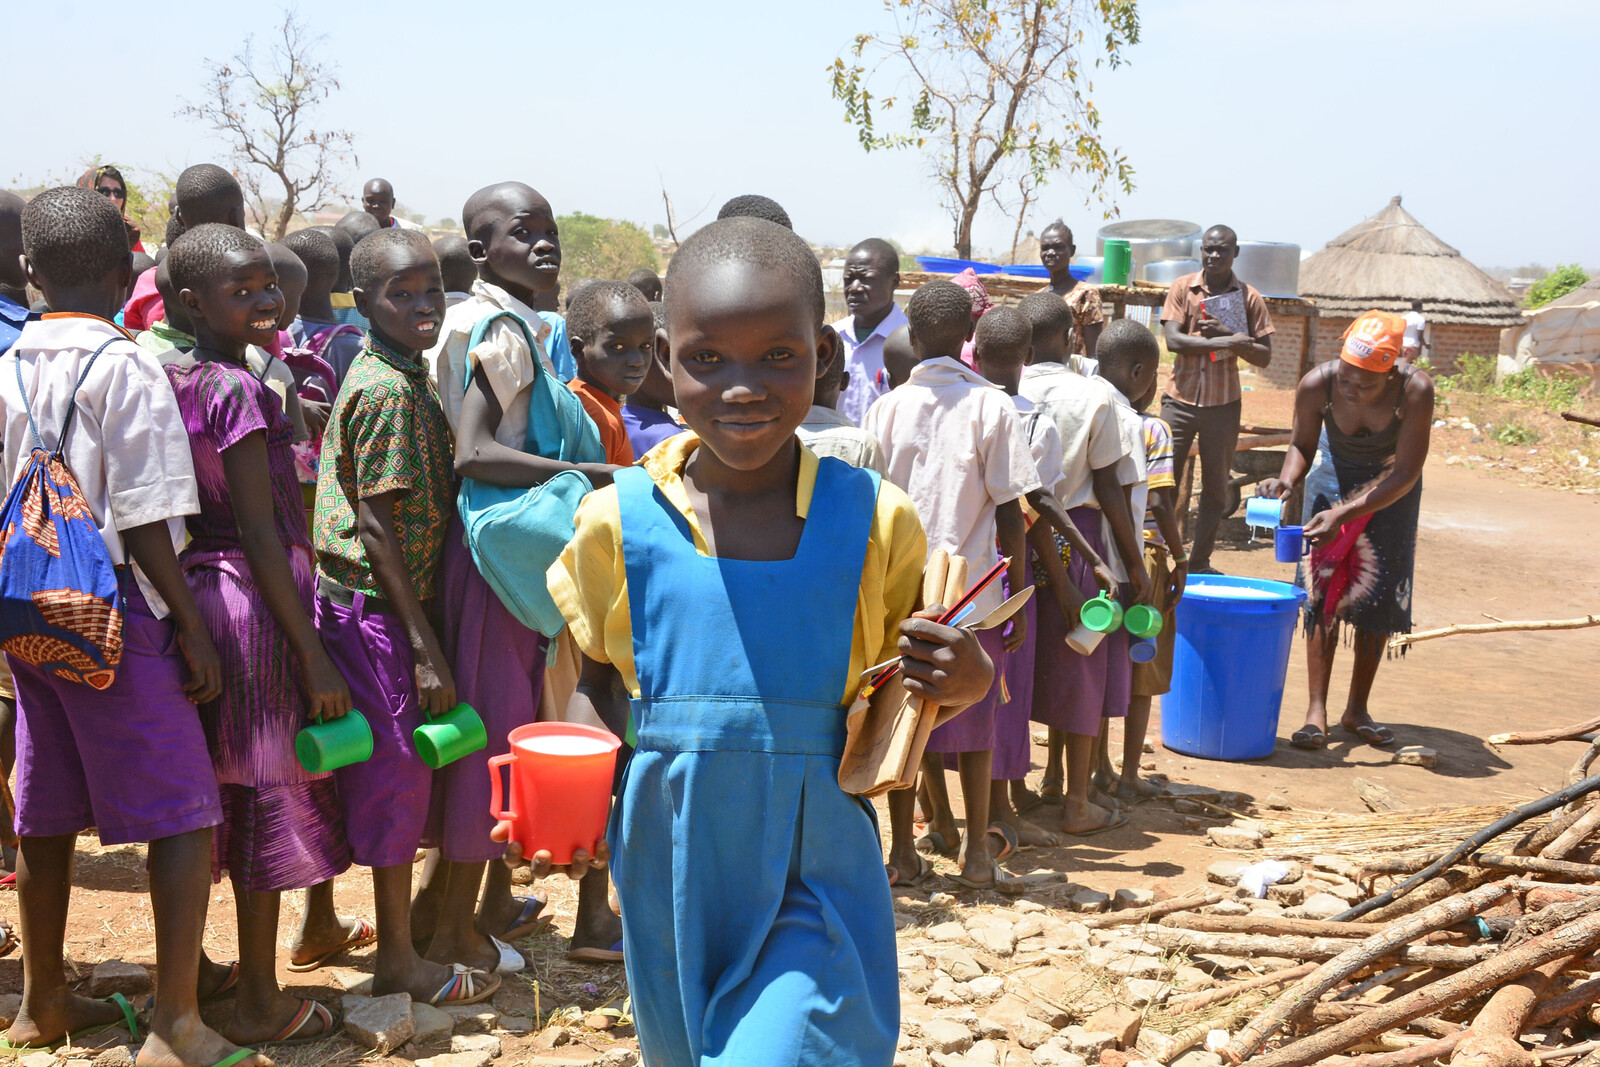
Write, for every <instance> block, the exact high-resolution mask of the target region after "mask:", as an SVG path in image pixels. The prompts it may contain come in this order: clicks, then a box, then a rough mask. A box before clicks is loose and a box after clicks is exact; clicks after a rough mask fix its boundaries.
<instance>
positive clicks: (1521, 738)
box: [1489, 718, 1600, 745]
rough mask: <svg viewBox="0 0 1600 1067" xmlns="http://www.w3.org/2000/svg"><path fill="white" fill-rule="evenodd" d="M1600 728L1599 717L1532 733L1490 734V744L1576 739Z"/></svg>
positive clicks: (1542, 743)
mask: <svg viewBox="0 0 1600 1067" xmlns="http://www.w3.org/2000/svg"><path fill="white" fill-rule="evenodd" d="M1596 730H1600V718H1595V719H1589V720H1587V721H1585V722H1579V723H1573V724H1572V725H1571V726H1558V727H1556V728H1555V729H1554V730H1536V731H1534V732H1533V733H1514V734H1490V735H1489V743H1490V744H1491V745H1547V744H1549V743H1550V742H1552V741H1576V740H1577V739H1578V738H1579V737H1581V736H1583V735H1584V734H1592V733H1594V732H1595V731H1596Z"/></svg>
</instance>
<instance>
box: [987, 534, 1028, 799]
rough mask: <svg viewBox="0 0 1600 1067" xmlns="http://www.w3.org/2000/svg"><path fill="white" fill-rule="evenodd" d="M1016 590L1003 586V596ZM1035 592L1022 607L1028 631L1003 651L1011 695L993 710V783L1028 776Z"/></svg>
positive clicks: (1026, 575)
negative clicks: (1010, 648) (1016, 642)
mask: <svg viewBox="0 0 1600 1067" xmlns="http://www.w3.org/2000/svg"><path fill="white" fill-rule="evenodd" d="M1024 581H1025V582H1026V583H1027V584H1028V585H1032V584H1033V561H1032V560H1029V561H1028V562H1027V564H1026V569H1025V570H1024ZM1015 591H1016V590H1014V589H1012V588H1011V587H1010V584H1009V583H1007V585H1006V595H1007V596H1010V595H1011V594H1012V593H1014V592H1015ZM1038 600H1039V592H1038V591H1035V593H1034V595H1033V597H1032V598H1031V599H1030V600H1029V601H1028V603H1027V605H1026V606H1025V607H1024V608H1023V609H1022V615H1023V617H1025V618H1026V619H1027V621H1028V633H1027V636H1026V637H1024V638H1023V641H1022V644H1021V645H1020V646H1018V647H1017V648H1016V649H1014V650H1012V651H1010V652H1007V653H1006V670H1005V679H1006V692H1007V694H1008V695H1009V696H1010V697H1011V699H1010V700H1009V701H1007V702H1006V703H1004V704H1000V705H998V706H996V708H995V711H994V770H993V772H992V775H993V778H994V780H995V781H997V782H1013V781H1017V780H1019V779H1022V778H1026V777H1027V776H1028V771H1029V769H1030V768H1031V767H1032V765H1033V743H1032V740H1031V738H1030V737H1029V736H1028V729H1029V728H1028V717H1029V715H1030V714H1031V713H1032V711H1033V669H1034V666H1033V665H1034V659H1035V652H1036V651H1037V649H1038V641H1039V622H1038V610H1037V608H1036V607H1035V605H1036V604H1037V603H1038Z"/></svg>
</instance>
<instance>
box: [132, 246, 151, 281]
mask: <svg viewBox="0 0 1600 1067" xmlns="http://www.w3.org/2000/svg"><path fill="white" fill-rule="evenodd" d="M155 265H156V261H155V260H154V259H152V258H151V257H150V256H148V255H146V254H145V253H143V252H135V253H134V254H133V276H134V277H135V278H137V277H138V276H139V275H141V274H143V273H144V272H145V271H147V270H149V269H150V268H151V267H153V266H155Z"/></svg>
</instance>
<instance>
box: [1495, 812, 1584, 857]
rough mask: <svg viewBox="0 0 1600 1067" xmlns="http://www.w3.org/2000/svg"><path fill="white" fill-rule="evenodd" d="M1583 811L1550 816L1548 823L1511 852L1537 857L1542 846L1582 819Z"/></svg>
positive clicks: (1519, 843) (1529, 835)
mask: <svg viewBox="0 0 1600 1067" xmlns="http://www.w3.org/2000/svg"><path fill="white" fill-rule="evenodd" d="M1583 811H1584V809H1582V808H1575V809H1572V810H1570V811H1563V812H1558V813H1557V814H1555V815H1552V816H1551V817H1550V821H1549V822H1547V823H1545V824H1544V825H1543V826H1541V827H1539V828H1538V829H1537V830H1534V831H1533V832H1532V833H1530V834H1528V835H1527V836H1526V837H1524V838H1523V839H1522V840H1521V841H1518V842H1517V847H1516V848H1515V849H1514V850H1513V851H1515V852H1516V853H1517V854H1518V855H1521V856H1527V855H1538V854H1539V852H1540V851H1541V850H1542V849H1543V848H1544V846H1546V845H1548V844H1549V843H1550V842H1552V841H1554V840H1555V839H1556V838H1558V837H1560V836H1561V835H1562V834H1563V833H1565V832H1566V830H1567V827H1569V826H1571V825H1572V824H1573V823H1575V822H1577V821H1578V820H1579V819H1581V818H1583Z"/></svg>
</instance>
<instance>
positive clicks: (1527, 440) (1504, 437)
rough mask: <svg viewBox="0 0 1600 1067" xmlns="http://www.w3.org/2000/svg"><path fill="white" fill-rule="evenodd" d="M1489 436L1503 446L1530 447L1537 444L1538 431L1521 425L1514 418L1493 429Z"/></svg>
mask: <svg viewBox="0 0 1600 1067" xmlns="http://www.w3.org/2000/svg"><path fill="white" fill-rule="evenodd" d="M1489 436H1490V437H1493V438H1494V439H1495V440H1496V441H1499V442H1500V443H1501V444H1503V445H1532V444H1537V443H1538V442H1539V431H1538V430H1535V429H1534V428H1533V427H1531V426H1525V425H1523V424H1522V423H1521V422H1520V421H1519V420H1518V419H1517V418H1516V417H1515V416H1513V417H1511V418H1508V419H1506V421H1505V422H1503V423H1501V424H1500V425H1499V426H1497V427H1495V430H1494V432H1493V433H1492V434H1490V435H1489Z"/></svg>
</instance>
